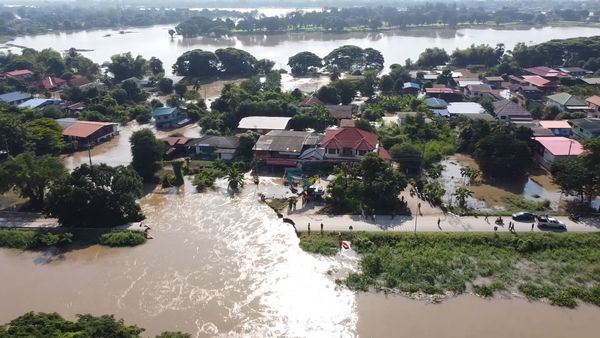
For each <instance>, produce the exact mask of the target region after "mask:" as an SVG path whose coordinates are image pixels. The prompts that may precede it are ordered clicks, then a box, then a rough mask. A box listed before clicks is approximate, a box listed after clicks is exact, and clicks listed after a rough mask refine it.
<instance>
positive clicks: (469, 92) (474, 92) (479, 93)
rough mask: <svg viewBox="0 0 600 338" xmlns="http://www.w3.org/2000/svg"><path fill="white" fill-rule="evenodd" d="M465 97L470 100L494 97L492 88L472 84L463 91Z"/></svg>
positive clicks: (485, 85)
mask: <svg viewBox="0 0 600 338" xmlns="http://www.w3.org/2000/svg"><path fill="white" fill-rule="evenodd" d="M463 94H464V95H465V97H467V98H470V99H476V98H482V97H490V96H491V95H492V86H490V85H488V84H484V83H482V84H470V85H467V86H466V87H465V88H464V89H463Z"/></svg>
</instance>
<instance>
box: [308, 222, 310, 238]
mask: <svg viewBox="0 0 600 338" xmlns="http://www.w3.org/2000/svg"><path fill="white" fill-rule="evenodd" d="M308 234H309V235H310V222H309V223H308Z"/></svg>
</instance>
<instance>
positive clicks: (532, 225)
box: [531, 223, 535, 231]
mask: <svg viewBox="0 0 600 338" xmlns="http://www.w3.org/2000/svg"><path fill="white" fill-rule="evenodd" d="M533 227H535V223H533V224H531V231H533Z"/></svg>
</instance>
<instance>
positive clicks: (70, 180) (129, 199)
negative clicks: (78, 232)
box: [45, 164, 143, 227]
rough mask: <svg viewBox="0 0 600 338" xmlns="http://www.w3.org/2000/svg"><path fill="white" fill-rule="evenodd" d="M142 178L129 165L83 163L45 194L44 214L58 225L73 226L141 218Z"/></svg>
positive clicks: (104, 223)
mask: <svg viewBox="0 0 600 338" xmlns="http://www.w3.org/2000/svg"><path fill="white" fill-rule="evenodd" d="M141 195H142V179H141V177H140V176H139V175H138V174H137V173H136V172H135V171H134V170H133V169H131V168H128V167H123V166H118V167H110V166H107V165H106V164H101V165H94V166H92V167H90V166H88V165H86V164H84V165H82V166H80V167H78V168H76V169H75V170H73V172H72V173H71V174H70V175H69V176H68V177H67V178H66V179H64V180H61V181H59V182H57V183H55V184H54V185H53V186H52V187H51V189H50V191H49V192H48V194H47V198H46V210H45V211H46V213H47V214H48V216H51V217H56V218H57V219H58V221H59V222H60V224H62V225H64V226H74V227H111V226H116V225H121V224H125V223H128V222H136V221H140V220H141V219H142V218H143V215H142V212H141V209H140V206H139V205H138V204H137V203H136V199H137V198H139V197H140V196H141Z"/></svg>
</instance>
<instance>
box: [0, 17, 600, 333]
mask: <svg viewBox="0 0 600 338" xmlns="http://www.w3.org/2000/svg"><path fill="white" fill-rule="evenodd" d="M170 27H171V26H154V27H148V28H136V29H132V31H133V32H134V33H132V34H123V35H120V34H118V33H117V32H115V31H112V30H95V31H87V32H75V33H52V34H45V35H38V36H28V37H20V38H18V39H16V41H14V43H16V44H19V45H24V46H28V47H35V48H37V49H42V48H55V49H58V50H63V49H68V48H70V47H76V48H83V49H87V48H89V49H93V50H94V51H92V52H86V53H85V54H86V55H87V56H89V57H90V58H92V59H93V60H94V61H96V62H100V63H101V62H104V61H106V60H108V59H109V57H110V56H111V55H113V54H116V53H122V52H127V51H132V52H133V53H134V54H142V55H144V56H145V57H150V56H157V57H159V58H161V59H162V60H163V62H164V63H165V66H166V68H168V67H169V65H170V64H172V63H173V62H174V61H175V59H176V58H177V56H179V55H180V54H182V53H183V52H184V51H186V50H190V49H193V48H202V49H207V50H214V49H216V48H222V47H230V46H231V47H237V48H243V49H246V50H248V51H249V52H251V53H253V54H254V55H256V56H257V57H259V58H262V57H267V58H270V59H273V60H275V61H276V62H277V66H278V67H285V64H286V63H287V58H288V57H289V56H290V55H292V54H294V53H296V52H299V51H303V50H312V51H315V52H317V54H319V55H321V56H324V55H325V54H326V53H327V52H328V51H330V50H331V49H333V48H335V47H338V46H340V45H343V44H356V45H359V46H361V47H373V48H376V49H379V50H381V51H382V52H383V54H384V56H385V58H386V64H387V65H389V64H391V63H394V62H398V63H403V62H404V60H405V59H406V58H409V57H410V58H413V59H415V58H416V57H417V56H418V54H419V53H420V52H421V51H422V50H424V49H425V48H426V47H431V46H438V47H443V48H446V49H447V50H449V51H451V50H453V49H455V48H459V47H460V48H462V47H466V46H468V45H470V44H472V43H475V44H478V43H489V44H492V45H493V44H496V43H499V42H503V43H505V44H506V45H507V47H508V48H511V47H512V46H513V45H514V44H515V43H517V42H520V41H523V42H526V43H537V42H542V41H546V40H550V39H553V38H567V37H573V36H589V35H597V34H600V28H581V27H577V28H569V27H560V28H542V29H530V30H515V31H495V30H473V29H464V30H458V31H450V32H447V31H442V32H437V31H425V32H387V33H381V34H371V33H351V34H350V33H349V34H325V33H314V34H282V35H273V36H239V37H234V38H231V39H225V40H215V39H209V38H197V39H175V40H173V41H171V40H170V39H169V38H168V34H167V29H168V28H170ZM108 34H110V36H106V35H108ZM105 36H106V37H105ZM321 81H326V80H321ZM286 83H287V84H286ZM283 85H284V87H285V88H286V89H291V88H292V87H295V86H305V88H307V89H306V90H312V87H313V86H314V87H315V88H316V87H317V86H318V85H317V84H315V82H314V81H313V80H311V79H292V78H287V79H284V84H283ZM209 96H211V95H209ZM140 128H142V126H138V125H137V124H135V123H132V124H131V125H130V126H127V127H122V128H121V135H120V136H119V137H117V138H116V139H114V140H113V141H111V142H110V143H105V144H103V145H100V146H98V147H96V148H94V149H93V150H92V152H91V155H92V161H93V162H94V163H100V162H105V163H108V164H111V165H119V164H128V163H129V162H130V160H131V155H130V153H129V143H128V139H129V136H130V135H131V133H132V132H133V131H135V130H137V129H140ZM180 132H182V133H183V134H184V135H186V136H197V135H198V133H199V129H198V128H197V127H195V126H188V127H186V128H184V129H182V130H180ZM157 134H158V135H159V136H165V135H167V134H168V133H164V132H157ZM87 161H88V154H87V152H82V153H77V154H74V155H71V156H68V157H66V158H65V163H66V164H67V165H68V167H70V168H73V167H76V166H78V165H80V164H81V163H86V162H87ZM224 186H225V184H224V182H218V188H217V189H216V190H215V191H211V192H207V193H203V194H198V193H195V192H194V190H193V188H192V187H191V186H190V185H189V182H188V183H187V184H186V186H185V187H183V188H182V189H181V190H180V191H179V192H177V191H173V190H166V191H163V190H157V191H155V192H153V193H150V194H148V195H146V196H145V197H144V198H143V199H142V200H141V204H142V207H143V210H144V212H145V213H146V215H147V220H146V223H147V224H148V225H150V226H151V227H152V230H151V232H152V236H153V237H154V239H153V240H150V241H149V242H148V243H147V244H145V245H142V246H139V247H135V248H125V249H110V248H104V247H99V246H92V247H79V248H72V250H69V251H66V252H54V251H48V252H20V251H15V250H5V249H2V250H0V269H1V271H2V274H1V275H2V287H0V301H1V303H0V304H1V306H0V322H6V321H8V320H10V319H13V318H15V317H17V316H18V315H21V314H23V313H25V312H27V311H32V310H34V311H57V312H60V313H61V314H63V315H66V316H73V315H74V314H77V313H93V314H104V313H113V314H115V315H116V316H117V317H120V318H124V319H125V320H126V321H127V322H128V323H132V324H137V325H139V326H141V327H145V328H146V329H147V334H148V335H151V334H156V333H158V332H160V331H164V330H181V331H186V332H189V333H191V334H192V335H193V336H194V337H215V336H220V337H224V336H227V337H230V336H234V337H235V336H243V337H356V336H359V335H360V336H361V337H413V338H414V337H436V338H437V337H544V338H548V337H597V333H598V323H599V322H600V310H599V309H598V308H597V307H592V306H586V305H582V306H579V307H578V308H577V309H576V310H567V309H561V308H557V307H552V306H549V305H546V304H543V303H529V302H527V301H525V300H522V299H517V298H515V299H494V300H492V301H489V300H483V299H480V298H477V297H473V296H461V297H458V298H455V299H451V300H447V301H445V302H443V303H442V304H429V303H426V302H423V301H414V300H410V299H406V298H403V297H399V296H394V297H386V296H384V295H381V294H370V293H360V294H355V293H353V292H350V291H349V290H347V289H345V288H340V287H336V284H335V279H336V278H338V277H340V276H343V275H345V273H347V271H349V270H354V269H357V258H356V256H355V255H353V254H352V253H351V252H350V253H346V254H344V255H340V256H337V257H335V258H325V257H320V256H314V255H311V254H307V253H305V252H303V251H302V250H300V248H299V247H298V239H297V237H296V236H295V234H294V232H293V230H292V229H291V228H290V227H289V225H287V224H285V223H282V222H281V221H280V220H278V219H277V217H276V216H275V215H274V214H273V213H272V212H271V210H270V209H269V208H267V207H266V206H264V205H263V204H261V203H259V202H258V201H257V198H256V197H257V193H258V192H259V191H260V189H263V187H259V188H256V186H254V185H252V184H251V183H250V184H248V185H247V187H246V189H245V190H244V192H243V193H242V194H241V195H240V196H239V197H235V198H231V197H229V196H228V195H227V193H226V191H225V188H224Z"/></svg>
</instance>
